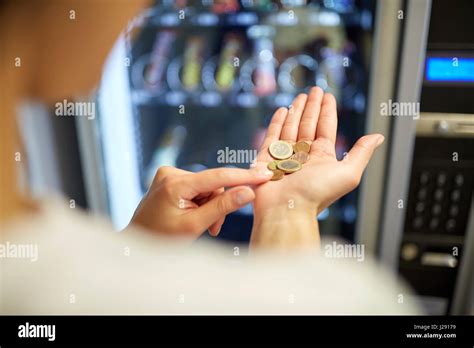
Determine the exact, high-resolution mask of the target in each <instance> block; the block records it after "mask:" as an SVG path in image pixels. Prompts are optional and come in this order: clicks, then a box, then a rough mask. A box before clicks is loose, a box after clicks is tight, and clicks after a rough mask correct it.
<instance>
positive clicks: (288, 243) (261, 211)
mask: <svg viewBox="0 0 474 348" xmlns="http://www.w3.org/2000/svg"><path fill="white" fill-rule="evenodd" d="M298 203H299V204H298ZM317 211H318V210H317V207H315V206H314V205H313V204H311V203H308V204H303V202H294V201H291V200H289V201H288V202H287V204H280V205H272V206H271V207H258V208H257V209H255V214H254V222H253V227H252V235H251V240H250V246H251V248H256V247H258V248H260V247H269V248H277V249H294V248H315V247H319V240H320V238H319V227H318V222H317V219H316V214H317Z"/></svg>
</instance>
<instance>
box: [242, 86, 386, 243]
mask: <svg viewBox="0 0 474 348" xmlns="http://www.w3.org/2000/svg"><path fill="white" fill-rule="evenodd" d="M336 133H337V109H336V101H335V99H334V97H333V96H332V95H331V94H328V93H326V94H324V92H323V91H322V89H320V88H319V87H314V88H312V89H311V92H310V93H309V95H306V94H301V95H299V96H298V97H296V99H295V100H294V102H293V104H292V106H291V107H290V108H289V109H287V108H280V109H278V110H277V111H276V112H275V114H274V115H273V118H272V121H271V123H270V125H269V127H268V130H267V135H266V138H265V140H264V143H263V145H262V147H261V149H260V152H259V154H258V156H257V163H256V164H257V165H256V168H264V167H265V166H266V165H267V163H268V162H270V161H272V160H273V158H272V157H271V155H270V154H269V152H268V147H269V146H270V144H271V143H273V142H274V141H276V140H288V141H302V140H305V141H311V142H312V145H311V149H310V156H309V160H308V161H307V162H306V163H305V164H303V167H302V169H301V170H299V171H298V172H296V173H293V174H290V175H285V176H284V178H283V179H281V180H279V181H271V182H268V183H266V184H264V185H260V186H259V187H257V188H256V189H255V194H256V198H255V201H254V212H255V217H254V226H253V231H252V239H251V245H252V246H259V245H265V246H268V245H272V246H280V247H282V248H288V247H291V246H305V245H307V246H315V245H318V244H319V243H318V242H319V232H318V225H317V220H316V216H317V214H318V213H319V212H320V211H322V210H323V209H325V208H326V207H328V206H329V205H330V204H331V203H333V202H334V201H335V200H337V199H338V198H340V197H341V196H343V195H345V194H347V193H348V192H350V191H352V190H353V189H354V188H356V187H357V186H358V185H359V182H360V180H361V176H362V173H363V171H364V169H365V167H366V166H367V164H368V162H369V160H370V158H371V157H372V154H373V152H374V150H375V149H376V148H377V147H378V146H379V145H380V144H381V143H382V142H383V140H384V138H383V136H382V135H380V134H373V135H366V136H363V137H362V138H360V139H359V140H358V141H357V142H356V144H355V145H354V146H353V147H352V149H351V150H350V152H349V153H348V154H347V155H346V156H345V158H344V159H343V160H342V161H338V160H337V159H336V150H335V142H336Z"/></svg>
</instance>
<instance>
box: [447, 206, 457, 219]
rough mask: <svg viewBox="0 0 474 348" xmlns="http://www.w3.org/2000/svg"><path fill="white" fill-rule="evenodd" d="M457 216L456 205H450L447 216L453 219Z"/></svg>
mask: <svg viewBox="0 0 474 348" xmlns="http://www.w3.org/2000/svg"><path fill="white" fill-rule="evenodd" d="M458 214H459V206H457V205H455V204H454V205H452V206H451V207H450V208H449V215H450V216H452V217H455V216H457V215H458Z"/></svg>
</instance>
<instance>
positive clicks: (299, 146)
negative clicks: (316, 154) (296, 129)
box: [293, 141, 311, 153]
mask: <svg viewBox="0 0 474 348" xmlns="http://www.w3.org/2000/svg"><path fill="white" fill-rule="evenodd" d="M310 148H311V145H310V144H308V143H307V142H306V141H298V142H297V143H296V144H295V145H293V149H294V151H295V153H297V152H306V153H309V149H310Z"/></svg>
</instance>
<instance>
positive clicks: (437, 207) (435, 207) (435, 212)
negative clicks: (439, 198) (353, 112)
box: [431, 203, 441, 215]
mask: <svg viewBox="0 0 474 348" xmlns="http://www.w3.org/2000/svg"><path fill="white" fill-rule="evenodd" d="M431 212H432V213H433V215H439V214H440V213H441V204H439V203H436V204H434V205H433V207H432V208H431Z"/></svg>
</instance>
